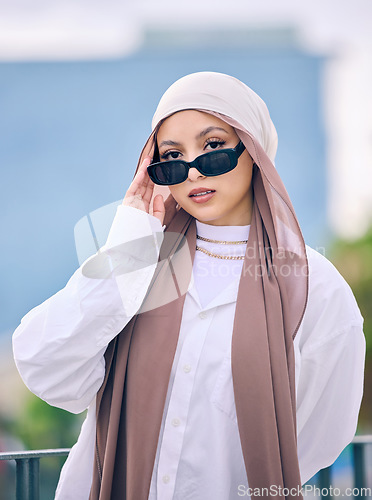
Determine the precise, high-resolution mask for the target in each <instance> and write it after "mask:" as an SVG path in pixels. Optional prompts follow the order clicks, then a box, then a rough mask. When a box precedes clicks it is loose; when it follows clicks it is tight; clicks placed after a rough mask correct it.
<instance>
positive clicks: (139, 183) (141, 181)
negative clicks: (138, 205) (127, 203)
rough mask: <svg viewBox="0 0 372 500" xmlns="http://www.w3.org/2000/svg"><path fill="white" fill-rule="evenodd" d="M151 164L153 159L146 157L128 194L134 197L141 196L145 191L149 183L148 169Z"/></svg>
mask: <svg viewBox="0 0 372 500" xmlns="http://www.w3.org/2000/svg"><path fill="white" fill-rule="evenodd" d="M150 163H151V158H150V157H149V156H146V157H145V159H144V160H143V162H142V163H141V165H140V166H139V168H138V171H137V173H136V175H135V176H134V179H133V181H132V183H131V185H130V186H129V188H128V191H127V194H128V195H129V196H134V195H136V194H141V195H142V192H141V191H143V192H144V191H145V190H146V188H147V186H148V184H149V181H150V177H149V176H148V174H147V167H148V166H149V165H150Z"/></svg>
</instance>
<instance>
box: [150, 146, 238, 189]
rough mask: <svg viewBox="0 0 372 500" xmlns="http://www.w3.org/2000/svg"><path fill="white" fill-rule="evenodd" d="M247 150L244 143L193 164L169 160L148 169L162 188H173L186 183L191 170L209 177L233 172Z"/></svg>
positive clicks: (204, 156) (213, 152)
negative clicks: (194, 169)
mask: <svg viewBox="0 0 372 500" xmlns="http://www.w3.org/2000/svg"><path fill="white" fill-rule="evenodd" d="M244 150H245V146H244V144H243V143H242V141H240V142H239V144H238V145H237V146H236V147H235V148H231V149H218V150H216V151H211V152H209V153H205V154H203V155H200V156H198V157H197V158H195V160H193V161H191V162H187V161H183V160H169V161H161V162H158V163H153V164H152V165H149V166H148V167H147V172H148V174H149V177H150V179H151V180H152V181H153V182H154V183H155V184H160V185H161V186H172V185H173V184H180V183H181V182H184V181H185V180H186V179H187V177H188V174H189V169H190V168H196V169H197V170H198V171H199V172H200V173H201V174H203V175H206V176H207V177H213V176H215V175H222V174H226V173H227V172H230V170H233V169H234V168H235V167H236V165H237V164H238V158H239V157H240V155H241V154H242V153H243V151H244Z"/></svg>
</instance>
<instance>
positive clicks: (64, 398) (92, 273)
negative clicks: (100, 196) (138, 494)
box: [13, 206, 162, 413]
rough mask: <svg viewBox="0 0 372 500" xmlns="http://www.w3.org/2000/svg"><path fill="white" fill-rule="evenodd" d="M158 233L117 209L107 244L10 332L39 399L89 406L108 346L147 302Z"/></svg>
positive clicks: (154, 225)
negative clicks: (60, 288)
mask: <svg viewBox="0 0 372 500" xmlns="http://www.w3.org/2000/svg"><path fill="white" fill-rule="evenodd" d="M161 233H162V227H161V224H160V222H159V221H158V220H157V219H156V218H155V217H153V216H150V215H148V214H146V213H145V212H143V211H140V210H137V209H134V208H130V207H124V206H120V207H118V211H117V214H116V216H115V219H114V222H113V225H112V227H111V230H110V233H109V236H108V240H107V243H106V245H105V246H104V247H102V248H101V249H100V251H99V252H98V254H96V255H95V256H93V257H91V258H90V259H88V261H86V262H85V263H84V264H83V265H82V266H81V267H80V268H79V269H78V270H77V271H76V272H75V273H74V275H73V276H72V277H71V279H70V280H69V281H68V283H67V285H66V286H65V288H63V289H62V290H61V291H59V292H58V293H56V294H55V295H53V296H52V297H50V298H49V299H48V300H46V301H45V302H44V303H42V304H40V305H39V306H37V307H35V308H34V309H33V310H32V311H30V312H29V313H28V314H27V315H26V316H25V317H24V318H23V319H22V321H21V324H20V325H19V327H18V328H17V329H16V331H15V332H14V335H13V351H14V358H15V362H16V365H17V368H18V370H19V372H20V374H21V376H22V378H23V380H24V382H25V384H26V385H27V386H28V387H29V389H30V390H31V391H32V392H34V393H35V394H36V395H37V396H39V397H40V398H42V399H44V400H45V401H47V402H48V403H49V404H51V405H54V406H58V407H60V408H63V409H66V410H68V411H71V412H73V413H79V412H81V411H83V410H84V409H86V408H87V407H88V406H89V404H90V403H91V402H92V400H93V399H94V397H95V394H96V393H97V391H98V389H99V387H100V386H101V384H102V381H103V377H104V373H105V362H104V352H105V350H106V347H107V345H108V343H109V342H110V341H111V340H112V339H113V338H114V337H115V336H116V335H117V334H118V333H119V332H120V331H121V330H122V329H123V328H124V327H125V325H126V324H127V323H128V322H129V321H130V319H131V318H132V317H133V316H134V314H135V313H136V312H137V311H138V309H139V307H140V306H141V303H142V301H143V299H144V297H145V294H146V292H147V289H148V286H149V283H150V281H151V278H152V276H153V273H154V270H155V266H156V261H157V255H158V247H159V237H158V236H157V235H159V234H161ZM102 263H103V265H102ZM108 266H109V268H110V269H109V270H110V271H111V273H110V272H109V273H108V272H107V267H108Z"/></svg>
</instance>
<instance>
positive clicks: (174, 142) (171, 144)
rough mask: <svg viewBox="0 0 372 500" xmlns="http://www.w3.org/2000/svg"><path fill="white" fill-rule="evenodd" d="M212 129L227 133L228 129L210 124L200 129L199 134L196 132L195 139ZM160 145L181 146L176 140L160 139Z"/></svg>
mask: <svg viewBox="0 0 372 500" xmlns="http://www.w3.org/2000/svg"><path fill="white" fill-rule="evenodd" d="M214 130H219V131H221V132H225V134H228V131H227V130H225V129H224V128H221V127H215V126H213V125H212V126H210V127H207V128H206V129H204V130H202V131H201V132H200V133H199V134H197V136H196V139H199V138H200V137H204V136H206V135H207V134H209V132H213V131H214ZM162 146H181V143H180V142H176V141H161V143H160V144H159V148H161V147H162Z"/></svg>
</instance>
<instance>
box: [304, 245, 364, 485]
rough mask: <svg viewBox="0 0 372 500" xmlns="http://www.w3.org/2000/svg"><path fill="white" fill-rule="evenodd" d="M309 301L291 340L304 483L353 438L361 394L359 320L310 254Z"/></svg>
mask: <svg viewBox="0 0 372 500" xmlns="http://www.w3.org/2000/svg"><path fill="white" fill-rule="evenodd" d="M308 257H309V267H310V287H309V301H308V306H307V309H306V312H305V316H304V320H303V324H302V325H301V330H300V331H299V332H298V334H297V335H298V337H297V338H296V340H295V352H296V378H297V434H298V455H299V462H300V470H301V479H302V483H305V482H306V481H308V480H309V479H310V478H311V477H312V476H313V475H314V474H315V473H316V472H318V470H320V469H322V468H324V467H327V466H328V465H331V464H332V463H333V462H334V461H335V460H336V458H337V457H338V455H339V454H340V453H341V451H342V450H343V448H344V447H345V446H346V445H347V444H348V443H349V442H350V441H351V440H352V438H353V437H354V434H355V430H356V426H357V422H358V413H359V408H360V403H361V399H362V393H363V374H364V358H365V339H364V335H363V329H362V328H363V318H362V316H361V315H360V312H359V309H358V306H357V304H356V301H355V299H354V296H353V294H352V292H351V290H350V288H349V286H348V284H347V283H346V282H345V280H344V279H343V278H342V277H341V275H340V274H339V273H338V271H337V270H336V269H335V268H334V267H333V265H332V264H331V263H330V262H329V261H327V260H326V259H325V258H324V257H322V256H321V255H320V254H317V253H316V252H315V251H314V250H312V249H309V248H308Z"/></svg>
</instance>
